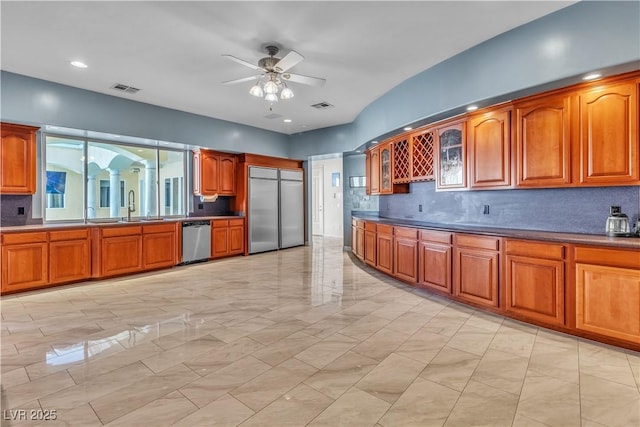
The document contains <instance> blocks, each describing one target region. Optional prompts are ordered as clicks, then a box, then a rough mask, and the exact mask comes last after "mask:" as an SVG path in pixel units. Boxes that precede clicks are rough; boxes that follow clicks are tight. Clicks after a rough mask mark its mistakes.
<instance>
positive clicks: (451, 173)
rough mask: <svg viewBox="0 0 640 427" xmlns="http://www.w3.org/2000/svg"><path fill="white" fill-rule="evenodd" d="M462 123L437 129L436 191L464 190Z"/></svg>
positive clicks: (464, 160) (464, 169) (463, 124)
mask: <svg viewBox="0 0 640 427" xmlns="http://www.w3.org/2000/svg"><path fill="white" fill-rule="evenodd" d="M465 125H466V123H465V122H464V121H462V122H456V123H451V124H448V125H445V126H443V127H440V128H438V138H437V144H436V147H437V149H436V150H435V151H436V153H438V154H437V155H436V171H437V172H436V189H438V190H448V189H458V188H465V187H466V186H467V173H466V137H465Z"/></svg>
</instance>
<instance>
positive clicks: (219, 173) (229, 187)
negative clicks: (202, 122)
mask: <svg viewBox="0 0 640 427" xmlns="http://www.w3.org/2000/svg"><path fill="white" fill-rule="evenodd" d="M193 193H194V194H196V195H199V196H211V195H214V194H218V195H222V196H234V195H235V194H236V157H235V156H234V155H230V154H220V153H216V152H213V151H208V150H200V151H196V152H194V153H193Z"/></svg>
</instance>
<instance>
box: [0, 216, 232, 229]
mask: <svg viewBox="0 0 640 427" xmlns="http://www.w3.org/2000/svg"><path fill="white" fill-rule="evenodd" d="M230 218H244V217H243V216H239V215H222V216H189V217H179V218H177V217H176V218H163V219H154V220H142V221H131V222H118V221H108V220H105V221H96V222H87V223H84V222H53V223H44V224H30V225H14V226H10V227H1V228H0V233H19V232H24V231H51V230H60V229H72V228H85V227H91V228H93V227H119V226H127V225H151V224H163V223H167V222H182V221H201V220H212V219H230Z"/></svg>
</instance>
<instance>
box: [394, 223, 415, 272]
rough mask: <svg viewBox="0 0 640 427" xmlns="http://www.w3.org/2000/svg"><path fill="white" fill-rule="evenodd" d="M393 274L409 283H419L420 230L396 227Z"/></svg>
mask: <svg viewBox="0 0 640 427" xmlns="http://www.w3.org/2000/svg"><path fill="white" fill-rule="evenodd" d="M393 272H394V273H393V275H394V276H395V277H397V278H398V279H401V280H404V281H406V282H409V283H418V230H416V229H415V228H405V227H394V229H393Z"/></svg>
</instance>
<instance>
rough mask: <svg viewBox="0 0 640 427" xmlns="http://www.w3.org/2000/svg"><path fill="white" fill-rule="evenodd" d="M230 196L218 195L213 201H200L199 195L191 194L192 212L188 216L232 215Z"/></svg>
mask: <svg viewBox="0 0 640 427" xmlns="http://www.w3.org/2000/svg"><path fill="white" fill-rule="evenodd" d="M231 200H232V198H231V197H224V196H220V197H218V199H217V200H216V201H215V202H201V201H200V196H193V212H190V213H189V216H196V217H197V216H217V215H220V216H222V215H233V211H232V209H231Z"/></svg>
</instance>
